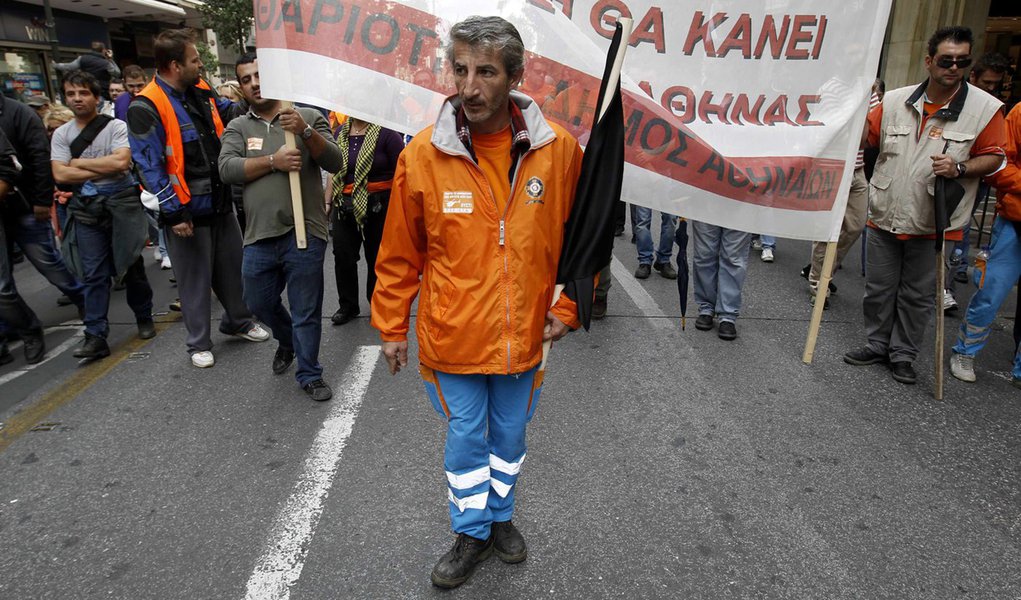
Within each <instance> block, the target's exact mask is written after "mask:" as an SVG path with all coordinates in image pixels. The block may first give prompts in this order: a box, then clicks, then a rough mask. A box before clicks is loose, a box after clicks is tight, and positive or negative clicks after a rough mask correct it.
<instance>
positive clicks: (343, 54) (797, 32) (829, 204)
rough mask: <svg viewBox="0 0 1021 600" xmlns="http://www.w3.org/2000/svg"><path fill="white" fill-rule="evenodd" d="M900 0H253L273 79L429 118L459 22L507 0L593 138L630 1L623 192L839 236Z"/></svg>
mask: <svg viewBox="0 0 1021 600" xmlns="http://www.w3.org/2000/svg"><path fill="white" fill-rule="evenodd" d="M891 1H892V0H855V1H851V2H849V1H847V0H841V1H838V0H784V1H778V0H767V1H763V0H715V1H713V2H692V1H688V0H681V1H675V2H671V3H661V4H658V5H657V4H656V3H654V2H652V1H651V0H516V1H511V0H503V1H496V2H492V1H491V2H483V1H472V2H469V1H465V0H432V1H429V0H406V1H402V2H379V1H371V0H255V29H256V41H257V45H258V48H259V50H258V52H259V69H260V72H261V81H262V93H263V95H264V96H267V97H278V98H288V99H294V100H297V101H301V102H307V103H309V104H313V105H317V106H322V107H326V108H330V109H333V110H337V111H340V112H343V113H346V114H351V115H354V116H357V117H360V118H364V119H366V120H369V121H373V122H376V123H379V124H381V125H384V126H386V127H390V128H392V129H396V130H398V131H402V132H406V133H415V132H417V131H419V130H421V129H422V128H424V127H426V126H428V125H431V124H432V122H433V120H434V119H435V116H436V114H437V113H438V111H439V107H440V105H441V104H442V102H443V99H444V98H445V97H446V96H448V95H450V94H452V93H454V86H453V83H452V79H451V76H450V73H449V69H447V68H446V66H445V60H444V52H443V47H444V44H445V43H446V41H447V40H446V32H447V31H448V30H449V27H450V25H451V24H453V23H455V22H457V21H459V20H461V19H463V18H465V17H467V16H470V15H475V14H483V15H500V16H502V17H504V18H506V19H507V20H508V21H510V22H512V23H514V25H515V26H517V28H518V30H519V31H520V32H521V35H522V37H523V39H524V42H525V47H526V48H527V50H528V54H527V57H526V58H527V61H528V62H527V65H526V67H525V79H524V82H523V84H522V88H521V91H523V92H525V93H528V94H529V95H530V96H532V97H533V98H534V99H536V101H537V102H539V103H540V104H541V105H542V107H543V112H544V113H545V114H546V115H547V117H548V118H550V120H552V121H555V122H557V123H559V124H561V125H563V126H565V127H566V128H567V129H568V130H569V131H571V133H573V134H574V135H575V137H577V138H578V139H579V141H581V143H582V144H583V145H584V144H585V141H586V139H587V135H588V131H587V128H588V127H589V125H590V123H591V121H592V111H593V110H594V107H595V105H596V97H597V95H598V89H599V80H600V77H601V74H602V68H603V58H604V57H605V55H606V47H607V46H608V45H609V37H610V36H611V35H612V31H613V23H614V22H615V20H616V19H617V17H619V16H627V17H631V18H633V19H634V20H635V28H634V32H633V33H632V35H631V48H630V49H629V51H628V57H627V61H626V63H625V65H624V76H623V77H622V86H623V88H624V96H625V98H624V120H625V124H626V127H627V135H626V138H625V142H626V144H627V147H626V158H627V165H626V167H625V182H624V193H623V196H624V199H625V200H627V201H628V202H632V203H635V204H640V205H643V206H649V207H651V208H655V209H658V210H663V211H666V212H669V213H673V214H679V215H682V216H685V217H689V218H691V219H695V220H700V221H706V222H710V223H714V224H718V225H724V226H727V227H731V228H734V229H741V230H745V231H752V232H758V233H767V234H772V235H777V236H782V237H789V238H800V239H816V240H835V239H836V237H837V234H838V233H839V230H840V221H841V218H842V215H843V211H844V207H845V205H846V201H847V191H848V189H849V187H850V180H851V173H852V170H853V163H854V155H855V153H856V151H857V148H858V143H859V139H860V134H861V131H862V127H863V125H864V119H865V110H866V107H867V103H868V97H869V93H870V88H871V84H872V82H873V80H874V77H875V73H876V71H877V67H878V64H879V53H880V49H881V48H882V41H883V36H884V34H885V31H886V21H887V18H888V15H889V12H890V4H891Z"/></svg>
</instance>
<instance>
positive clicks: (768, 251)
mask: <svg viewBox="0 0 1021 600" xmlns="http://www.w3.org/2000/svg"><path fill="white" fill-rule="evenodd" d="M762 262H773V249H772V248H763V249H762Z"/></svg>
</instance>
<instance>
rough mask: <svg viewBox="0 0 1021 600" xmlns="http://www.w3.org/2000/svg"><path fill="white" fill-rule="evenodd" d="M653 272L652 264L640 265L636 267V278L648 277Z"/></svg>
mask: <svg viewBox="0 0 1021 600" xmlns="http://www.w3.org/2000/svg"><path fill="white" fill-rule="evenodd" d="M651 274H652V265H638V268H637V269H635V279H648V278H649V275H651Z"/></svg>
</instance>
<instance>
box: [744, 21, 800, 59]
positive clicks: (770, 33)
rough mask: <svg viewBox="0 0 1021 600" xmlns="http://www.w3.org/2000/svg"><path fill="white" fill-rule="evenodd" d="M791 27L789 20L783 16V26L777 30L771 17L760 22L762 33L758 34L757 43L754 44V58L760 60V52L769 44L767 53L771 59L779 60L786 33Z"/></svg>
mask: <svg viewBox="0 0 1021 600" xmlns="http://www.w3.org/2000/svg"><path fill="white" fill-rule="evenodd" d="M790 26H791V18H790V17H789V16H787V15H784V16H783V25H781V26H780V29H779V30H778V29H777V28H776V21H775V20H774V19H773V15H766V19H765V20H764V21H763V22H762V31H761V32H759V41H758V42H756V43H755V52H754V53H753V54H752V56H754V57H755V58H762V51H763V50H765V48H766V44H767V43H768V44H769V53H770V54H771V55H772V56H773V58H780V54H781V53H783V44H784V42H785V41H787V31H788V30H789V29H790Z"/></svg>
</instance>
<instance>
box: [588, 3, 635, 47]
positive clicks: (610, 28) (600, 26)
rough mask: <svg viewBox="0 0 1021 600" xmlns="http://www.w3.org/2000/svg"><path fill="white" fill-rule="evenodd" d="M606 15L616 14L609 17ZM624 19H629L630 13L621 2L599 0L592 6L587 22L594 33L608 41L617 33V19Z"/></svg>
mask: <svg viewBox="0 0 1021 600" xmlns="http://www.w3.org/2000/svg"><path fill="white" fill-rule="evenodd" d="M608 13H617V14H616V15H610V14H608ZM620 17H624V18H627V19H630V18H631V11H630V10H628V7H627V5H626V4H624V3H623V2H621V0H599V1H598V2H596V3H595V4H593V5H592V12H591V13H589V22H590V23H591V24H592V29H594V30H595V32H596V33H598V34H599V35H601V36H603V37H604V38H606V39H608V40H612V39H613V34H614V33H616V31H617V19H619V18H620Z"/></svg>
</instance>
